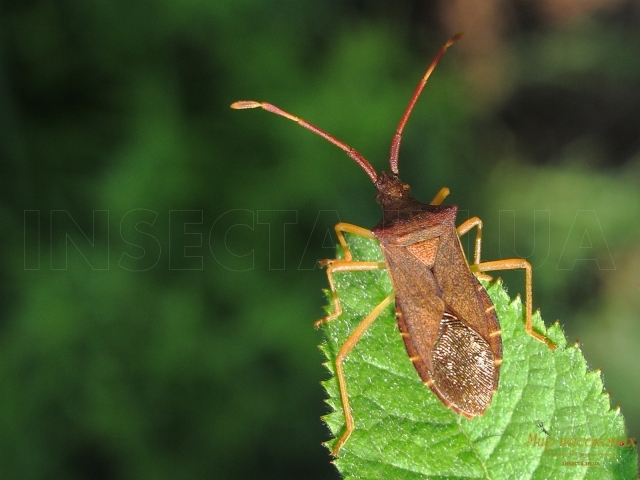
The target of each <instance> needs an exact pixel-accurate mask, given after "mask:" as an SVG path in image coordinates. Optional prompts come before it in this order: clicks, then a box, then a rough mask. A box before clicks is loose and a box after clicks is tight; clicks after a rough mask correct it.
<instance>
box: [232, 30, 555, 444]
mask: <svg viewBox="0 0 640 480" xmlns="http://www.w3.org/2000/svg"><path fill="white" fill-rule="evenodd" d="M461 37H462V33H459V34H457V35H455V36H453V37H452V38H451V39H449V41H448V42H447V43H446V44H445V45H443V46H442V48H440V50H439V51H438V54H437V55H436V56H435V58H434V59H433V61H432V62H431V64H430V65H429V68H428V69H427V71H426V73H425V75H424V76H423V78H422V80H421V81H420V83H419V84H418V87H417V88H416V90H415V92H414V94H413V96H412V97H411V100H410V101H409V105H408V106H407V108H406V110H405V112H404V115H403V116H402V119H401V120H400V124H399V125H398V128H397V130H396V133H395V135H394V137H393V141H392V142H391V156H390V158H389V165H390V167H391V173H386V172H383V173H381V174H380V175H378V174H377V173H376V171H375V169H374V168H373V167H372V166H371V164H370V163H369V162H368V161H367V160H366V159H365V158H364V157H363V156H362V155H361V154H360V153H358V152H357V151H355V150H354V149H353V148H351V147H349V146H348V145H347V144H345V143H344V142H342V141H340V140H338V139H337V138H335V137H333V136H331V135H329V134H328V133H326V132H324V131H323V130H320V129H319V128H317V127H315V126H314V125H311V124H310V123H308V122H307V121H305V120H303V119H301V118H298V117H296V116H294V115H291V114H290V113H287V112H285V111H283V110H281V109H279V108H278V107H276V106H274V105H271V104H269V103H264V102H254V101H239V102H235V103H234V104H232V105H231V107H232V108H235V109H245V108H263V109H264V110H267V111H269V112H272V113H275V114H277V115H280V116H283V117H285V118H288V119H289V120H293V121H294V122H296V123H298V124H299V125H300V126H302V127H304V128H306V129H307V130H311V131H312V132H314V133H316V134H318V135H320V136H321V137H323V138H324V139H326V140H328V141H329V142H331V143H333V144H334V145H336V146H337V147H339V148H341V149H342V150H344V151H345V152H346V153H347V154H348V155H349V157H351V158H352V159H353V160H354V161H355V162H356V163H357V164H358V165H360V167H361V168H362V169H363V170H364V172H365V173H366V174H367V175H368V176H369V178H370V179H371V181H372V182H373V184H374V185H375V187H376V189H377V190H378V194H377V196H376V201H377V202H378V203H380V204H381V205H382V208H383V218H382V221H381V222H380V223H378V225H376V226H375V227H374V228H373V229H372V230H367V229H365V228H362V227H358V226H355V225H351V224H348V223H339V224H338V225H336V227H335V229H336V233H337V236H338V240H339V241H340V244H341V245H342V248H343V250H344V258H343V259H337V260H326V261H324V262H322V263H323V265H326V266H328V268H327V277H328V279H329V285H330V288H331V291H332V294H333V303H334V312H333V313H332V314H331V315H328V316H327V317H325V318H323V319H321V320H318V321H317V322H316V326H318V325H320V324H322V323H323V322H329V321H331V320H334V319H336V318H338V317H339V316H340V314H341V313H342V308H341V306H340V300H339V298H338V295H337V293H336V287H335V281H334V278H333V277H334V275H335V274H336V273H341V272H349V271H357V270H360V271H362V270H379V269H387V270H388V271H389V275H390V277H391V282H392V285H393V288H394V292H393V293H392V294H390V295H389V296H388V297H387V298H385V299H384V300H383V301H382V302H381V303H380V304H379V305H378V306H376V307H375V308H374V309H373V310H372V311H371V312H370V313H369V314H368V315H367V316H366V317H365V318H364V319H363V320H362V321H361V322H360V324H359V325H358V326H357V327H356V329H355V330H354V331H353V333H351V335H350V336H349V338H348V339H347V341H346V342H345V343H344V344H343V345H342V347H341V348H340V350H339V351H338V354H337V357H336V363H335V365H336V376H337V378H338V384H339V387H340V396H341V400H342V406H343V409H344V416H345V423H346V429H345V432H344V433H343V435H342V437H340V439H339V440H338V442H337V443H336V444H335V446H334V448H333V451H332V455H334V456H336V455H337V453H338V451H339V450H340V448H342V446H343V445H344V443H345V442H346V441H347V439H348V438H349V435H351V432H352V431H353V430H354V428H355V424H354V420H353V415H352V413H351V408H350V406H349V395H348V393H347V384H346V380H345V376H344V371H343V362H344V360H345V358H346V357H347V356H348V355H349V352H350V351H351V350H352V349H353V348H354V347H355V345H356V344H357V343H358V341H359V340H360V339H361V338H362V336H363V335H364V333H365V332H366V331H367V329H368V328H369V327H370V326H371V324H372V323H373V322H374V321H375V320H376V318H378V316H380V314H381V313H382V312H383V311H384V310H385V309H386V308H387V306H388V305H389V304H390V303H391V302H392V301H394V299H395V311H396V318H397V321H398V327H399V330H400V334H401V335H402V338H403V339H404V343H405V346H406V349H407V353H408V354H409V359H410V360H411V362H412V363H413V365H414V366H415V368H416V370H417V371H418V374H419V375H420V377H421V378H422V381H423V382H424V384H425V385H427V386H428V387H429V388H430V389H431V390H432V391H433V392H434V393H435V394H436V395H437V396H438V398H439V399H440V400H441V401H442V403H443V404H444V405H446V406H447V407H448V408H450V409H452V410H453V411H455V412H456V413H458V414H460V415H464V416H465V417H467V418H473V417H476V416H478V415H482V414H484V412H485V411H486V409H487V407H488V406H489V404H490V403H491V400H492V398H493V394H494V392H496V390H497V388H498V378H499V376H500V364H501V363H502V340H501V332H500V325H499V323H498V318H497V316H496V313H495V308H494V305H493V303H492V302H491V300H490V299H489V296H488V295H487V293H486V292H485V290H484V288H483V287H482V285H481V284H480V282H479V281H478V279H477V277H483V276H484V277H488V276H486V275H483V273H482V272H489V271H494V270H512V269H523V270H524V271H525V284H526V319H525V326H526V331H527V333H529V335H531V336H533V337H534V338H536V339H538V340H540V341H542V342H544V343H546V344H547V345H548V346H549V347H550V348H554V346H553V344H552V343H551V342H550V341H549V340H548V339H546V338H545V337H543V336H542V335H540V334H539V333H536V332H535V331H534V330H533V327H532V320H531V310H532V302H531V299H532V293H531V289H532V270H531V265H530V264H529V262H527V261H526V260H524V259H509V260H498V261H493V262H481V261H480V250H481V245H482V221H481V220H480V219H479V218H478V217H473V218H470V219H469V220H467V221H465V222H463V223H462V224H461V225H460V226H458V227H457V228H456V225H455V220H456V213H457V207H456V206H455V205H441V202H442V201H443V200H444V198H445V197H446V196H447V195H448V194H449V189H447V188H446V187H445V188H443V189H441V190H440V192H439V193H438V194H437V195H436V196H435V198H434V199H433V200H432V201H431V202H430V203H429V204H424V203H421V202H419V201H417V200H415V199H413V198H412V197H411V195H410V191H409V186H408V185H407V184H405V183H403V182H402V181H401V180H400V178H399V177H398V152H399V150H400V142H401V140H402V132H403V130H404V127H405V124H406V123H407V120H408V119H409V116H410V114H411V111H412V110H413V107H414V105H415V103H416V102H417V100H418V97H419V96H420V93H421V92H422V89H423V88H424V86H425V85H426V83H427V80H428V79H429V76H430V75H431V73H432V72H433V70H434V68H435V67H436V65H437V63H438V61H439V60H440V58H441V57H442V55H443V54H444V52H445V51H446V50H447V48H449V47H450V46H451V45H452V44H453V43H454V42H456V41H457V40H459V39H460V38H461ZM474 227H475V228H476V238H475V247H474V258H473V264H471V265H468V264H467V260H466V257H465V254H464V251H463V249H462V245H461V243H460V239H459V237H460V236H462V235H464V234H466V233H468V232H469V231H470V230H471V229H472V228H474ZM345 233H349V234H353V235H361V236H364V237H368V238H375V239H377V240H378V241H379V243H380V247H381V249H382V252H383V256H384V260H385V261H384V262H365V261H354V260H353V258H352V255H351V252H350V250H349V246H348V244H347V242H346V240H345V237H344V234H345ZM488 278H490V277H488Z"/></svg>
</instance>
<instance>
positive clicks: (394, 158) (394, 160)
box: [389, 32, 464, 175]
mask: <svg viewBox="0 0 640 480" xmlns="http://www.w3.org/2000/svg"><path fill="white" fill-rule="evenodd" d="M463 35H464V33H463V32H460V33H458V34H456V35H454V36H453V37H451V38H450V39H449V40H448V41H447V43H445V44H444V45H443V46H442V47H441V48H440V50H439V51H438V53H437V54H436V56H435V58H434V59H433V60H432V61H431V65H429V68H427V72H426V73H425V74H424V77H422V80H420V83H419V84H418V87H417V88H416V91H415V92H413V97H411V100H409V105H407V109H406V110H405V112H404V115H403V116H402V118H401V119H400V124H399V125H398V129H397V130H396V134H395V135H394V136H393V141H392V142H391V156H390V157H389V166H390V167H391V171H392V172H393V173H394V174H395V175H398V152H399V151H400V142H401V141H402V131H403V130H404V126H405V125H406V124H407V120H409V115H411V111H412V110H413V107H414V106H415V104H416V102H417V101H418V97H419V96H420V94H421V93H422V89H423V88H424V86H425V85H426V84H427V80H429V77H430V76H431V73H432V72H433V70H434V69H435V68H436V65H437V64H438V62H439V61H440V59H441V58H442V55H444V52H446V51H447V48H449V47H450V46H451V45H453V44H454V43H455V42H457V41H458V40H460V39H461V38H462V36H463Z"/></svg>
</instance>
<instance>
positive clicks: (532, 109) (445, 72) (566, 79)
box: [0, 0, 640, 479]
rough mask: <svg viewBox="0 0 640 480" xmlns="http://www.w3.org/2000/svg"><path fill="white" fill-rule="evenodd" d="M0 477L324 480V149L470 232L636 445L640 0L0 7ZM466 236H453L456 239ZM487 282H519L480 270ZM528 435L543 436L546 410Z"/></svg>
mask: <svg viewBox="0 0 640 480" xmlns="http://www.w3.org/2000/svg"><path fill="white" fill-rule="evenodd" d="M0 21H1V25H0V123H1V124H0V127H1V128H0V155H1V164H2V175H1V176H0V198H1V203H0V246H1V250H0V252H1V253H0V264H1V269H0V282H1V283H0V287H1V288H0V299H1V301H0V426H1V428H0V431H1V432H2V435H0V476H1V477H2V478H23V479H32V478H33V479H39V478H65V479H66V478H69V479H116V478H117V479H129V478H130V479H145V478H149V479H157V478H167V479H170V478H207V479H209V478H215V479H244V478H264V479H285V478H295V479H299V478H305V479H330V478H338V477H337V473H336V472H335V471H334V469H333V467H332V466H331V465H330V458H329V455H328V453H327V451H326V450H325V449H324V447H322V446H321V442H322V441H324V440H327V439H328V431H327V429H326V427H325V426H324V425H323V424H322V422H321V420H320V416H321V415H323V414H324V413H326V412H327V407H326V405H325V404H324V402H323V398H324V394H323V391H322V389H321V386H320V384H319V382H320V381H321V380H322V379H324V378H326V376H327V374H326V371H325V369H324V368H323V367H322V365H321V362H322V357H321V354H320V352H319V351H318V349H317V348H316V345H317V344H318V343H319V342H320V341H321V335H320V333H319V332H317V331H314V329H313V328H312V322H313V321H314V320H315V319H317V318H319V317H321V316H322V315H323V310H322V306H323V304H324V303H325V300H324V296H323V294H322V292H321V289H322V288H324V287H325V286H326V279H325V275H324V273H323V272H322V271H321V270H320V269H318V268H317V267H316V261H317V260H318V259H322V258H328V257H332V256H333V255H334V249H333V246H332V245H333V242H334V240H335V239H334V238H333V236H332V235H333V233H332V227H333V224H335V223H336V222H337V221H338V220H342V221H348V222H351V223H356V224H359V225H362V226H366V227H372V226H373V225H375V224H376V223H377V221H378V220H379V217H380V209H379V207H378V205H377V204H376V203H375V201H374V194H375V192H374V188H373V187H372V185H371V183H370V182H369V180H368V179H367V177H366V176H365V175H364V174H363V172H362V171H360V169H359V168H357V166H355V165H354V164H353V162H352V161H351V160H349V158H348V157H346V155H344V154H343V153H342V152H340V151H339V150H337V149H336V148H335V147H334V146H332V145H330V144H328V143H327V142H325V141H323V140H322V139H320V138H318V137H315V136H314V135H312V134H310V133H309V132H306V131H304V130H302V129H301V128H299V127H297V126H295V125H294V124H292V123H291V122H287V121H285V120H284V119H281V118H277V117H275V116H273V115H269V114H267V113H266V112H261V111H244V112H238V111H233V110H231V109H230V108H229V104H230V103H231V102H233V101H235V100H241V99H254V100H268V101H270V102H272V103H274V104H276V105H278V106H280V107H281V108H284V109H286V110H288V111H290V112H293V113H295V114H296V115H299V116H302V117H303V118H305V119H307V120H308V121H310V122H312V123H314V124H316V125H319V126H320V127H321V128H323V129H325V130H327V131H329V132H331V133H333V134H334V135H336V136H337V137H338V138H340V139H342V140H344V141H346V142H347V143H349V144H350V145H351V146H353V147H354V148H357V149H358V150H359V151H360V152H361V153H362V154H363V155H364V156H365V157H367V158H368V159H369V160H370V161H371V163H372V164H373V165H374V166H375V167H376V168H377V169H378V170H381V169H386V161H387V157H388V151H389V145H390V141H391V138H392V135H393V132H394V129H395V127H396V125H397V122H398V121H399V119H400V116H401V114H402V112H403V111H404V108H405V106H406V104H407V102H408V100H409V98H410V96H411V93H412V92H413V89H414V88H415V85H416V83H417V81H418V79H419V78H420V77H421V75H422V74H423V72H424V70H425V69H426V67H427V65H428V64H429V62H430V61H431V59H432V58H433V56H434V55H435V53H436V51H437V49H438V48H439V47H440V45H441V44H442V43H443V42H444V41H445V40H446V39H447V38H448V37H450V36H451V35H452V34H454V33H456V32H457V31H460V30H464V31H465V32H466V36H465V38H464V39H463V40H461V41H460V42H459V43H458V44H456V45H455V47H454V48H452V49H451V50H449V52H448V53H447V55H446V56H445V57H444V59H443V61H442V62H441V64H440V66H439V67H438V68H437V69H436V71H435V74H434V76H433V77H432V80H431V81H430V83H429V85H428V86H427V88H426V90H425V92H424V94H423V97H422V98H421V99H420V101H419V103H418V105H417V108H416V110H415V112H414V114H413V117H412V118H411V121H410V122H409V124H408V127H407V129H406V130H405V141H404V144H403V146H402V149H401V154H400V170H401V174H402V178H403V179H404V180H405V181H406V182H409V183H410V184H411V185H412V187H413V192H414V194H415V196H416V197H417V198H418V199H421V200H423V201H428V200H430V199H431V198H432V196H433V195H434V194H435V193H436V192H437V190H438V189H439V188H440V187H442V186H444V185H446V186H448V187H450V188H451V191H452V194H451V196H450V197H449V199H448V200H447V201H448V202H450V203H455V204H457V205H459V207H460V209H461V213H460V221H462V220H464V219H465V218H467V217H470V216H474V215H477V216H480V217H481V218H482V219H483V220H484V222H485V223H484V225H485V233H484V249H483V258H484V259H486V260H490V259H498V258H507V257H513V256H524V257H527V258H528V259H529V260H530V261H531V263H532V264H533V266H534V268H535V270H534V307H535V308H541V309H542V315H543V318H545V319H546V321H547V323H551V322H553V321H555V320H556V318H557V319H559V320H560V322H561V324H562V325H563V326H564V328H565V331H566V332H567V336H568V338H569V340H570V341H573V340H574V339H580V341H581V342H582V344H583V350H584V353H585V356H586V358H587V361H588V362H589V365H590V366H591V367H592V368H597V367H601V368H602V370H603V375H604V380H605V387H606V389H607V390H609V391H610V392H611V401H612V405H616V404H618V403H619V404H621V406H622V411H623V414H624V415H625V417H626V420H627V422H628V428H629V434H630V435H631V436H635V437H640V402H638V398H640V380H639V379H640V348H638V345H639V344H640V322H639V320H640V318H639V316H640V315H639V312H640V248H639V247H640V243H639V240H640V222H639V221H638V220H639V218H640V188H639V187H640V28H639V27H640V8H639V7H638V3H637V2H635V1H633V0H626V1H625V0H594V1H591V2H584V1H582V0H563V1H562V2H558V1H555V0H534V1H528V2H525V1H506V0H505V1H498V0H484V1H482V2H466V1H462V0H455V1H452V0H449V1H446V2H445V1H444V0H442V1H436V2H433V1H401V2H362V1H355V0H350V1H344V2H337V1H326V2H300V1H294V0H277V1H273V2H260V1H255V0H240V1H236V2H225V1H207V2H203V1H197V0H192V1H186V2H162V1H159V0H155V1H152V0H143V1H140V2H124V1H113V2H87V1H85V2H81V1H64V0H63V1H53V0H30V1H3V2H2V3H1V4H0ZM468 243H469V242H468V241H467V240H465V244H468ZM503 278H505V280H506V282H507V285H508V287H509V290H510V292H511V294H512V295H515V294H516V293H518V292H523V284H524V282H523V280H522V274H519V273H510V274H504V275H503ZM551 427H553V426H551Z"/></svg>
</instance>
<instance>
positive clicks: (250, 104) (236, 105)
mask: <svg viewBox="0 0 640 480" xmlns="http://www.w3.org/2000/svg"><path fill="white" fill-rule="evenodd" d="M261 106H262V105H261V104H260V102H254V101H253V100H240V101H239V102H233V103H232V104H231V108H233V109H235V110H244V109H245V108H259V107H261Z"/></svg>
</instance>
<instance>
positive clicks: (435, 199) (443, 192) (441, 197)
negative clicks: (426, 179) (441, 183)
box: [430, 187, 451, 205]
mask: <svg viewBox="0 0 640 480" xmlns="http://www.w3.org/2000/svg"><path fill="white" fill-rule="evenodd" d="M449 193H451V191H450V190H449V189H448V188H447V187H442V188H441V189H440V191H439V192H438V193H437V194H436V196H435V197H433V200H431V203H430V205H440V204H441V203H442V201H443V200H444V199H445V198H447V197H448V196H449Z"/></svg>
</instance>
